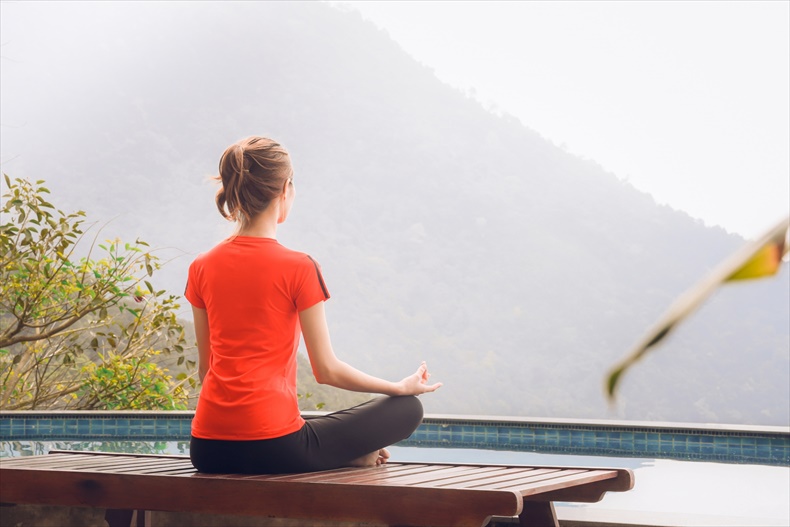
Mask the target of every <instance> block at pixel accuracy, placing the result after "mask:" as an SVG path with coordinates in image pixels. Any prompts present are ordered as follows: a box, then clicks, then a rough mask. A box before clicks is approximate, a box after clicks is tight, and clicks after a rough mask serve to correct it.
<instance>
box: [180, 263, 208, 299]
mask: <svg viewBox="0 0 790 527" xmlns="http://www.w3.org/2000/svg"><path fill="white" fill-rule="evenodd" d="M199 285H200V283H199V281H198V261H197V260H195V261H194V262H192V263H191V264H190V266H189V273H188V274H187V286H186V290H185V291H184V297H186V299H187V300H188V301H189V303H190V304H192V305H193V306H195V307H197V308H199V309H206V303H205V302H204V301H203V298H202V297H201V296H200V291H199Z"/></svg>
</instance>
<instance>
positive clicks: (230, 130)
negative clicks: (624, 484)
mask: <svg viewBox="0 0 790 527" xmlns="http://www.w3.org/2000/svg"><path fill="white" fill-rule="evenodd" d="M0 9H2V11H1V12H0V18H1V19H2V22H1V23H2V27H1V29H2V63H0V64H2V72H0V73H1V75H0V105H1V108H0V126H2V128H1V130H2V134H0V161H2V169H3V172H5V173H7V174H9V175H10V176H11V177H26V178H30V179H33V180H36V179H44V180H46V181H47V184H48V186H49V187H50V189H51V190H52V201H53V202H54V203H55V204H56V205H57V206H58V207H59V208H61V209H63V210H66V211H71V210H76V209H83V210H86V211H87V212H88V214H89V217H90V218H91V219H92V220H94V221H97V222H98V223H99V224H100V225H104V227H103V230H102V231H101V234H100V236H101V237H105V236H106V237H108V238H114V237H116V236H117V237H120V238H122V239H124V240H127V241H134V240H135V239H136V238H138V237H139V238H141V239H144V240H146V241H147V242H149V243H150V244H151V245H152V246H154V247H158V248H162V249H161V254H163V256H165V257H166V258H173V260H172V261H170V262H169V263H168V264H167V265H166V266H165V268H164V269H163V270H162V271H161V272H160V273H157V274H156V275H155V276H154V279H153V281H154V282H155V285H156V286H157V287H164V288H166V289H168V290H169V291H171V292H173V293H175V294H181V292H182V291H183V287H184V282H185V278H186V269H187V266H188V265H189V263H190V261H191V260H192V258H194V256H195V255H196V254H198V253H199V252H202V251H205V250H207V249H209V248H210V247H211V246H212V245H213V244H215V243H217V242H218V241H220V240H221V239H222V238H223V237H225V236H227V235H228V234H229V233H230V232H231V230H230V229H231V226H230V225H228V224H227V222H225V221H224V220H223V219H222V218H221V217H220V216H219V214H218V213H217V211H216V208H215V206H214V203H213V195H214V192H215V191H216V186H215V185H214V183H213V182H212V181H211V180H210V177H211V176H212V175H214V174H215V173H216V167H217V163H218V161H219V156H220V155H221V153H222V151H223V150H224V149H225V148H226V147H227V146H228V145H229V144H230V143H232V142H234V141H236V140H238V139H240V138H242V137H246V136H248V135H253V134H261V135H269V136H272V137H274V138H276V139H278V140H279V141H281V142H282V143H283V144H284V145H285V146H286V147H287V148H288V149H289V150H290V152H291V154H292V157H293V159H294V165H295V170H296V176H295V178H296V185H297V188H298V195H297V200H296V204H295V207H294V210H293V212H292V214H291V217H289V219H288V221H287V222H286V223H285V224H284V225H283V226H282V228H281V230H280V231H279V233H278V237H279V239H280V241H281V243H283V244H284V245H286V246H288V247H292V248H294V249H297V250H302V251H305V252H308V253H310V254H311V255H312V256H313V257H315V258H316V259H317V260H318V261H319V262H320V263H321V265H322V269H323V271H324V276H325V279H326V281H327V284H328V286H329V289H330V291H331V293H332V299H331V300H330V301H329V302H328V304H327V310H328V315H329V319H330V327H331V330H332V336H333V343H334V346H335V348H336V351H337V353H338V355H340V356H341V357H342V358H344V359H345V360H347V361H348V362H350V363H352V364H354V365H356V366H358V367H360V368H361V369H363V370H366V371H369V372H370V373H372V374H375V375H379V376H384V377H387V378H400V377H402V376H403V375H405V374H408V373H410V372H411V370H412V369H413V368H412V366H413V365H414V364H417V363H418V362H419V361H420V360H423V359H424V360H427V361H428V362H429V364H431V367H432V370H433V372H434V379H436V380H441V381H442V382H444V387H443V388H442V389H441V390H439V391H438V392H437V393H435V394H432V395H431V396H429V397H425V398H424V404H425V406H426V409H427V411H429V412H440V413H464V414H489V415H526V416H535V417H589V418H606V417H617V418H623V419H640V420H651V419H652V420H664V421H702V422H706V421H707V422H736V423H749V424H787V423H788V419H789V418H790V400H789V398H788V393H790V379H789V378H790V353H788V349H790V302H789V301H788V292H789V291H790V286H789V285H788V273H787V268H786V267H787V266H785V268H784V269H783V271H782V273H781V274H780V276H779V277H777V278H775V279H772V280H765V281H760V282H754V283H749V284H742V285H736V286H728V287H726V288H724V289H723V290H722V291H721V293H720V294H718V295H717V296H716V298H714V299H713V300H712V301H710V302H708V303H707V304H706V305H705V306H704V307H703V309H701V310H700V311H699V313H698V314H697V315H695V316H694V317H692V319H691V320H689V321H688V322H687V323H685V324H684V325H683V326H682V328H680V329H679V330H678V331H677V333H676V334H675V335H673V336H672V338H670V339H669V340H668V342H667V343H666V344H665V345H664V346H663V347H662V348H661V349H660V350H658V351H657V352H656V353H655V354H654V355H653V356H652V357H650V358H649V359H647V360H646V361H645V362H644V363H643V364H640V365H639V367H637V368H636V369H635V370H634V372H633V373H632V374H629V376H628V377H627V378H626V380H625V383H624V385H623V391H622V396H621V399H620V400H619V403H618V405H617V406H616V407H613V408H610V407H609V406H607V403H606V401H605V399H604V396H603V394H602V386H603V377H604V374H605V372H606V370H607V368H608V367H609V366H610V365H611V364H612V363H613V362H614V361H615V360H617V359H618V358H619V357H621V356H622V355H623V354H624V353H625V351H626V350H627V349H628V348H629V347H630V346H631V345H632V344H633V342H634V341H635V340H636V339H637V338H638V337H639V335H641V333H642V332H643V331H645V329H646V328H647V327H648V326H649V325H650V324H651V323H652V322H653V321H654V320H655V319H656V318H657V317H658V316H659V315H660V314H661V312H662V311H663V310H664V309H665V308H666V307H667V306H668V305H669V303H670V302H671V300H672V299H673V298H674V297H675V296H676V295H678V294H679V293H681V292H682V291H683V290H684V289H685V288H686V287H688V286H689V285H691V284H693V283H694V282H695V281H696V280H698V279H699V278H700V277H701V276H702V275H703V274H704V273H705V272H706V271H707V270H709V269H710V268H711V267H712V266H714V265H715V264H716V263H717V262H718V261H720V260H721V259H722V258H723V257H725V256H726V255H727V254H729V253H731V252H732V251H734V250H735V249H737V248H738V247H739V246H740V245H741V244H742V243H743V242H744V240H743V238H742V237H740V236H738V235H734V234H730V233H728V232H726V231H725V230H724V229H721V228H717V227H708V226H706V225H705V224H704V223H703V222H702V221H700V220H698V219H695V218H693V217H691V216H689V215H688V214H686V213H684V212H682V211H678V210H675V209H673V208H671V207H668V206H665V205H662V204H660V203H657V202H656V200H655V199H654V198H653V197H652V196H651V195H649V194H647V193H646V192H644V191H641V190H638V189H637V188H635V187H634V186H633V185H631V184H630V183H629V182H628V181H624V180H623V179H622V178H619V177H618V176H617V175H615V174H613V173H612V172H610V171H608V170H606V169H605V168H604V167H602V166H601V165H600V164H599V163H598V162H597V161H596V160H595V159H594V157H591V156H585V157H580V156H577V155H574V154H573V153H571V152H569V151H568V150H567V149H564V148H562V147H561V146H557V145H555V144H554V143H553V142H552V141H551V140H548V139H546V138H545V137H544V136H543V135H542V134H541V133H540V132H539V131H536V130H535V129H534V128H532V127H531V125H530V123H529V122H525V119H523V118H521V119H518V118H516V117H513V116H511V115H508V114H503V113H499V112H493V111H491V109H490V108H488V107H487V106H486V105H484V104H481V103H480V101H479V100H477V99H476V98H474V97H472V96H470V94H469V93H467V92H465V91H462V90H459V89H457V88H455V87H453V86H450V85H448V84H445V83H444V82H442V80H440V79H439V78H437V76H436V74H435V73H434V71H433V70H432V69H431V68H429V67H427V66H425V65H423V64H421V63H420V62H418V61H417V60H415V59H414V58H413V57H412V56H411V55H409V54H408V53H407V52H406V51H404V49H403V48H401V46H400V45H399V44H398V43H397V42H395V41H394V40H392V39H391V38H390V37H389V36H388V35H387V33H386V32H384V31H382V30H380V29H379V28H377V27H376V26H375V25H374V24H372V23H371V22H366V21H365V20H363V19H362V17H361V16H360V15H359V14H357V13H355V12H348V11H347V10H342V9H336V8H333V7H332V6H330V5H327V4H319V3H251V2H244V3H210V2H202V3H120V4H119V3H70V2H57V3H43V2H42V3H26V2H19V3H15V2H3V3H2V4H0ZM184 308H186V304H185V303H184ZM187 313H188V312H187V310H186V309H184V314H185V315H187Z"/></svg>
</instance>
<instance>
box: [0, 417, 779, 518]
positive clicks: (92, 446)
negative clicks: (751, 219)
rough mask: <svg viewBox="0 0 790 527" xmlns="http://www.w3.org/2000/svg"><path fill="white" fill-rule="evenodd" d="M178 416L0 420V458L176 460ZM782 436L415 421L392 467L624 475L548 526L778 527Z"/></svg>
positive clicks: (509, 421)
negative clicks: (610, 470) (619, 487)
mask: <svg viewBox="0 0 790 527" xmlns="http://www.w3.org/2000/svg"><path fill="white" fill-rule="evenodd" d="M191 417H192V414H191V413H190V412H170V413H159V412H118V413H112V412H67V413H60V412H24V413H20V412H0V456H18V455H34V454H44V453H46V452H48V451H49V450H52V449H62V450H68V449H72V450H103V451H114V452H134V453H163V454H182V455H183V454H188V451H189V450H188V449H189V442H188V438H189V425H190V422H191ZM789 443H790V429H784V428H779V427H770V428H768V427H742V428H740V429H735V428H728V427H721V426H714V425H693V426H692V425H688V426H679V425H673V424H657V423H614V422H600V421H566V420H563V421H554V420H541V421H534V420H533V421H527V420H523V419H517V418H495V419H491V418H483V417H480V418H477V417H476V418H470V417H468V416H465V417H458V416H427V417H426V419H425V422H424V424H423V425H421V426H420V428H419V429H418V430H417V431H416V432H415V434H414V435H413V436H412V437H411V438H410V439H409V440H407V441H405V442H403V443H400V444H399V445H396V446H394V447H392V456H393V459H394V460H404V461H426V462H429V461H436V462H441V461H446V462H465V463H507V464H526V465H550V466H551V465H554V466H572V465H576V466H611V467H617V468H630V469H632V470H633V471H634V473H635V476H636V478H635V479H636V485H635V487H634V489H633V490H632V491H629V492H625V493H611V494H607V495H606V496H605V497H604V499H603V500H602V501H601V502H599V503H595V504H558V506H557V514H558V516H559V517H560V519H568V520H576V521H578V522H580V523H584V522H597V521H608V522H616V523H620V524H625V525H628V524H632V525H644V524H648V525H659V524H660V525H683V526H702V525H708V526H710V525H717V526H733V525H740V526H758V525H759V526H780V525H781V526H787V525H790V445H789Z"/></svg>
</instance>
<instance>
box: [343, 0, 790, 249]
mask: <svg viewBox="0 0 790 527" xmlns="http://www.w3.org/2000/svg"><path fill="white" fill-rule="evenodd" d="M332 3H333V4H334V5H340V6H341V7H343V8H346V9H349V8H350V9H356V10H358V11H359V12H361V13H362V15H363V16H364V17H365V18H367V19H369V20H372V21H373V22H375V23H376V24H377V25H378V26H380V27H383V28H384V29H386V30H387V31H388V32H389V34H390V36H391V37H392V38H393V39H394V40H395V41H397V42H398V43H399V44H400V45H401V46H402V47H403V49H405V50H406V51H407V52H408V53H409V54H411V55H412V56H413V57H415V58H416V59H417V60H419V61H420V62H422V63H423V64H425V65H427V66H429V67H431V68H433V69H434V70H435V73H436V75H437V76H438V77H439V78H440V79H441V80H443V81H445V82H447V83H449V84H451V85H453V86H456V87H458V88H461V89H462V90H463V91H466V92H469V90H470V89H474V90H475V94H476V97H477V98H478V99H479V100H480V101H481V102H483V103H484V104H485V105H486V106H487V107H491V108H496V109H498V110H501V111H503V112H506V113H510V114H512V115H514V116H516V117H518V118H519V119H520V120H521V121H522V123H524V124H525V125H526V126H528V127H529V128H532V129H533V130H535V131H537V132H539V133H540V134H542V135H543V136H544V137H546V138H547V139H549V140H551V141H552V142H554V143H555V144H557V145H562V146H564V148H566V149H567V150H568V151H569V152H572V153H575V154H578V155H581V156H582V157H586V158H590V159H594V160H595V161H597V162H598V163H599V164H601V165H602V166H603V167H604V168H605V169H607V170H609V171H611V172H613V173H614V174H616V175H617V176H618V177H620V178H622V179H627V180H628V181H630V182H631V183H632V184H633V185H634V186H635V187H637V188H639V189H641V190H644V191H647V192H649V193H650V194H652V195H653V197H654V198H655V199H656V201H658V202H659V203H667V204H669V205H670V206H672V207H674V208H677V209H681V210H684V211H686V212H688V213H689V214H690V215H691V216H693V217H695V218H700V219H702V220H703V221H704V222H705V223H706V224H708V225H721V226H722V227H724V228H725V229H727V230H728V231H730V232H737V233H739V234H742V235H744V236H747V237H752V236H756V235H758V234H760V232H761V231H763V230H766V229H767V228H768V227H770V226H772V225H773V224H774V223H775V222H776V221H778V220H779V219H781V218H782V217H783V216H786V215H787V214H788V210H790V147H789V146H788V145H790V2H788V1H784V0H777V1H769V2H757V1H749V2H733V1H729V2H716V1H701V2H690V1H689V2H647V1H640V2H620V1H615V2H594V1H581V2H572V1H563V2H537V1H530V2H494V1H483V2H471V1H469V2H455V1H440V2H408V1H397V2H370V1H365V2H332Z"/></svg>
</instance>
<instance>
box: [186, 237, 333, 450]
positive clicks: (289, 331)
mask: <svg viewBox="0 0 790 527" xmlns="http://www.w3.org/2000/svg"><path fill="white" fill-rule="evenodd" d="M186 297H187V299H188V300H189V301H190V303H191V304H192V305H194V306H196V307H199V308H202V309H206V312H207V314H208V320H209V327H210V328H211V332H210V336H209V339H210V343H211V350H212V354H211V360H210V368H209V370H208V373H207V374H206V377H205V379H204V383H203V388H202V390H201V397H200V402H199V404H198V408H197V411H196V414H195V420H194V421H193V425H192V433H193V435H195V436H196V437H203V438H212V439H234V440H251V439H268V438H272V437H279V436H281V435H284V434H288V433H291V432H293V431H295V430H298V429H299V428H300V427H301V426H302V424H303V421H302V419H301V417H300V415H299V408H298V402H297V396H296V351H297V348H298V345H299V317H298V312H299V311H301V310H303V309H305V308H307V307H310V306H312V305H314V304H315V303H316V302H320V301H323V300H326V299H327V298H329V294H328V292H327V291H326V287H325V285H324V282H323V278H322V277H321V274H320V271H319V270H318V266H317V264H315V262H314V261H313V260H312V259H311V258H310V257H309V256H307V255H306V254H304V253H300V252H297V251H292V250H290V249H287V248H285V247H283V246H282V245H280V244H279V243H278V242H277V240H275V239H272V238H257V237H248V236H235V237H232V238H230V239H229V240H226V241H224V242H222V243H220V244H219V245H217V246H216V247H214V248H213V249H212V250H211V251H209V252H207V253H205V254H203V255H201V256H199V257H198V258H197V259H196V260H195V261H194V263H193V264H192V265H191V266H190V269H189V279H188V282H187V290H186Z"/></svg>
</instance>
